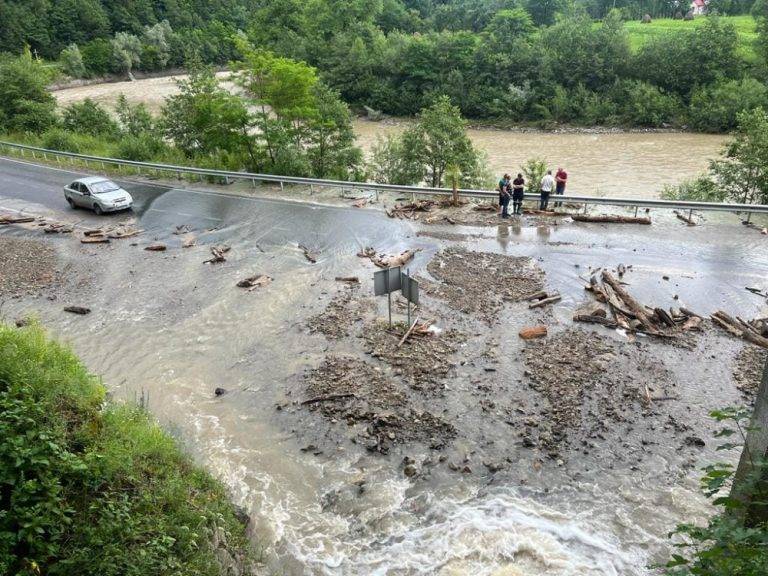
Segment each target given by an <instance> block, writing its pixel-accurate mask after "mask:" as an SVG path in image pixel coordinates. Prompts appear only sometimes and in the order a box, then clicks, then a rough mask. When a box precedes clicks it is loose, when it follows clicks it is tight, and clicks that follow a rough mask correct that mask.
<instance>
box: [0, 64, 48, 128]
mask: <svg viewBox="0 0 768 576" xmlns="http://www.w3.org/2000/svg"><path fill="white" fill-rule="evenodd" d="M49 80H50V72H49V71H48V70H47V69H46V68H45V67H44V66H43V65H42V64H41V63H40V62H39V61H38V60H36V59H34V58H32V56H31V54H30V53H29V50H27V51H25V53H24V54H22V55H21V56H19V57H16V58H13V57H9V56H0V129H3V130H6V131H19V132H36V133H40V132H44V131H45V130H47V129H48V128H49V127H51V126H52V125H54V124H55V123H56V115H55V110H56V100H54V98H53V96H51V94H50V92H48V89H47V86H48V82H49Z"/></svg>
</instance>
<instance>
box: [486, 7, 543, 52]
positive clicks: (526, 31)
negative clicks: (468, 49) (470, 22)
mask: <svg viewBox="0 0 768 576" xmlns="http://www.w3.org/2000/svg"><path fill="white" fill-rule="evenodd" d="M535 29H536V28H535V27H534V25H533V20H532V19H531V15H530V14H529V13H528V12H526V11H525V10H524V9H523V8H519V7H518V8H514V9H512V10H500V11H499V12H497V13H496V14H495V15H494V16H493V18H491V21H490V22H489V23H488V26H486V27H485V34H486V35H487V36H488V39H489V40H490V41H491V42H493V43H494V45H495V47H496V48H497V49H498V50H500V51H502V52H504V53H507V54H509V53H511V52H512V49H513V47H514V45H515V42H516V41H517V40H518V39H519V38H528V37H529V36H530V35H531V34H533V32H534V31H535Z"/></svg>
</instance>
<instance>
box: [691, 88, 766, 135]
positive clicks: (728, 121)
mask: <svg viewBox="0 0 768 576" xmlns="http://www.w3.org/2000/svg"><path fill="white" fill-rule="evenodd" d="M767 106H768V88H766V86H765V84H763V83H762V82H760V81H758V80H756V79H754V78H743V79H742V80H727V81H725V82H720V83H717V84H714V85H711V86H704V87H699V88H696V89H695V90H694V91H693V94H692V95H691V106H690V111H689V117H690V121H691V125H692V126H693V127H694V128H695V129H696V130H700V131H702V132H727V131H728V130H731V129H733V128H734V127H736V123H737V118H738V114H739V112H742V111H744V110H754V109H755V108H758V107H767Z"/></svg>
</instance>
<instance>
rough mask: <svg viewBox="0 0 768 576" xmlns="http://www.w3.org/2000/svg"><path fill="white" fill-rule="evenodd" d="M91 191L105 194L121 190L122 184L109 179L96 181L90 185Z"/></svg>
mask: <svg viewBox="0 0 768 576" xmlns="http://www.w3.org/2000/svg"><path fill="white" fill-rule="evenodd" d="M89 188H90V189H91V192H93V193H94V194H105V193H106V192H114V191H115V190H120V186H118V185H117V184H115V183H114V182H110V181H109V180H102V181H101V182H94V183H93V184H90V185H89Z"/></svg>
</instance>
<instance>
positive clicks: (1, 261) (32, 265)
mask: <svg viewBox="0 0 768 576" xmlns="http://www.w3.org/2000/svg"><path fill="white" fill-rule="evenodd" d="M59 276H60V272H59V270H58V261H57V258H56V251H55V249H54V247H53V246H52V245H51V244H50V243H48V242H43V241H41V240H33V239H29V238H10V237H2V236H0V294H1V295H4V296H14V297H21V296H23V295H26V294H32V293H40V292H41V291H42V290H44V289H46V288H49V287H51V286H52V285H53V284H55V283H57V282H58V281H59Z"/></svg>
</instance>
